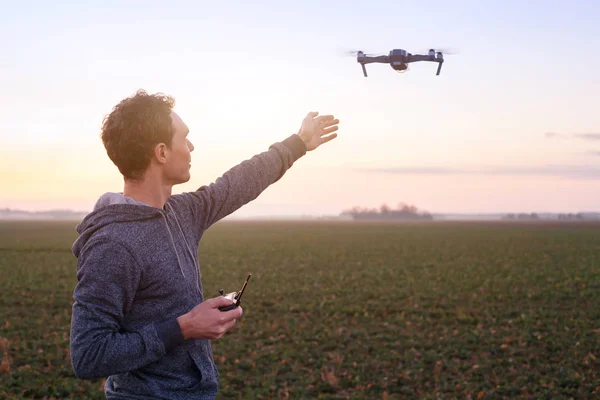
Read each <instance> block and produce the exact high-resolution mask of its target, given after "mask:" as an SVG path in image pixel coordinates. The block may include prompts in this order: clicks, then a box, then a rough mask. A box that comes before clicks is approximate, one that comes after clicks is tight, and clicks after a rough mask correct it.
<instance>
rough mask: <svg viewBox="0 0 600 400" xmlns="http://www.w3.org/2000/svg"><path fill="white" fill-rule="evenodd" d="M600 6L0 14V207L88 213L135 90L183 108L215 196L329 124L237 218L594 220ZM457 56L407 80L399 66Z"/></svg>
mask: <svg viewBox="0 0 600 400" xmlns="http://www.w3.org/2000/svg"><path fill="white" fill-rule="evenodd" d="M599 21H600V2H598V1H593V0H590V1H583V0H580V1H577V0H574V1H541V0H539V1H526V2H524V1H517V0H511V1H481V0H480V1H476V0H472V1H460V0H459V1H450V2H448V1H441V0H440V1H425V0H419V1H417V0H415V1H401V0H397V1H391V0H389V1H375V0H372V1H361V2H355V3H350V2H348V1H293V2H292V1H253V2H245V1H227V2H216V1H160V2H159V1H71V2H64V1H44V2H42V1H38V2H33V1H19V2H6V3H4V4H3V6H2V13H0V35H1V37H2V39H1V40H0V51H1V53H2V58H1V59H0V72H1V73H0V84H1V87H2V96H1V108H2V118H0V135H1V139H2V147H1V148H0V178H1V180H2V183H3V184H2V189H0V208H5V207H8V208H13V209H22V210H32V211H33V210H50V209H66V208H70V209H73V210H77V211H89V210H91V209H92V207H93V205H94V203H95V201H96V200H97V198H98V197H99V196H100V195H102V194H103V193H104V192H108V191H113V192H115V191H122V189H123V185H122V178H121V176H120V174H119V172H118V170H117V168H116V167H115V166H114V165H113V164H112V162H111V161H110V160H109V158H108V156H107V155H106V153H105V150H104V147H103V145H102V142H101V140H100V137H99V134H100V126H101V123H102V118H103V117H104V115H106V114H108V113H109V112H110V111H111V109H112V107H113V106H114V105H115V104H117V103H118V102H119V101H120V100H121V99H123V98H125V97H127V96H130V95H132V94H133V93H134V92H135V91H136V90H137V89H145V90H147V91H149V92H152V93H155V92H163V93H166V94H169V95H172V96H174V97H175V99H176V106H175V111H176V112H177V113H178V114H179V115H180V116H181V117H182V118H183V120H184V121H185V122H186V124H187V125H188V127H189V128H190V135H189V138H190V140H191V141H192V142H193V144H194V145H195V151H194V152H193V153H192V169H191V174H192V178H191V180H190V181H189V182H188V183H186V184H183V185H178V186H175V187H174V193H180V192H183V191H189V190H195V189H196V188H197V187H199V186H201V185H204V184H208V183H210V182H213V181H214V180H216V179H217V178H218V177H219V176H220V175H221V174H222V173H224V172H225V171H227V169H229V168H230V167H233V166H234V165H236V164H238V163H239V162H241V161H243V160H245V159H247V158H250V157H252V156H253V155H255V154H257V153H259V152H262V151H265V150H267V149H268V147H269V145H271V144H272V143H274V142H276V141H280V140H283V139H285V138H286V137H288V136H289V135H290V134H292V133H295V132H296V131H297V129H298V128H299V126H300V123H301V121H302V119H303V118H304V116H305V115H306V113H307V112H309V111H313V110H315V111H319V112H320V113H322V114H334V115H335V116H336V117H337V118H339V119H340V124H339V128H340V130H339V137H338V138H337V139H335V140H333V141H332V142H330V143H327V144H325V145H323V146H322V147H321V148H319V149H317V150H315V151H313V152H309V153H308V154H307V155H306V156H305V157H304V158H302V159H300V160H299V161H297V163H296V164H295V165H294V166H293V167H292V169H291V170H289V171H288V172H287V174H286V175H285V176H284V177H283V178H282V179H281V180H280V181H279V182H277V183H275V184H274V185H272V186H271V187H269V188H268V189H267V190H266V191H265V192H263V193H262V195H261V196H259V198H258V199H256V200H254V201H253V202H252V203H250V204H248V205H246V206H244V207H243V208H241V209H240V210H238V211H237V212H236V213H235V214H234V216H241V217H245V216H262V215H300V214H312V215H323V214H327V215H337V214H339V213H340V212H342V211H343V210H345V209H349V208H351V207H353V206H361V207H379V206H380V205H381V204H383V203H386V204H388V205H390V206H392V207H395V206H396V205H397V204H399V203H401V202H405V203H410V204H414V205H416V206H417V207H418V208H419V209H420V210H427V211H430V212H434V213H446V212H447V213H454V212H455V213H485V212H579V211H599V210H600V108H599V107H600V102H599V101H598V98H599V94H600V72H598V70H599V69H600V23H599ZM431 47H433V48H448V49H451V50H453V51H454V52H456V53H457V54H453V55H447V56H446V57H445V60H446V62H445V63H444V65H443V67H442V72H441V75H439V76H436V75H435V72H436V68H437V64H433V63H416V64H412V65H411V66H410V69H409V71H407V72H406V73H403V74H400V73H397V72H396V71H394V70H392V69H391V67H390V66H389V65H384V64H370V65H368V66H367V71H368V73H369V77H368V78H365V77H363V75H362V70H361V67H360V65H359V64H358V63H357V62H356V58H355V57H353V56H351V55H347V54H345V53H346V52H347V51H348V50H356V49H362V50H363V51H365V52H368V53H376V54H387V53H388V52H389V51H390V50H391V49H394V48H402V49H405V50H407V51H409V52H412V53H419V52H425V53H426V52H427V50H428V49H429V48H431Z"/></svg>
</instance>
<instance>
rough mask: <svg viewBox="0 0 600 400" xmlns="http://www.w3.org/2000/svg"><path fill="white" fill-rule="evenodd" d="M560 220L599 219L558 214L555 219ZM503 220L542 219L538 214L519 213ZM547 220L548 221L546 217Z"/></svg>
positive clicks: (509, 215)
mask: <svg viewBox="0 0 600 400" xmlns="http://www.w3.org/2000/svg"><path fill="white" fill-rule="evenodd" d="M554 218H556V219H558V220H561V221H583V220H591V219H594V220H595V219H597V217H596V216H595V215H590V216H586V215H584V214H583V213H576V214H574V213H568V214H567V213H563V214H556V215H555V217H554ZM502 219H504V220H539V219H542V218H541V217H540V216H538V214H537V213H529V214H528V213H518V214H506V215H504V216H503V217H502ZM546 219H548V218H547V217H546Z"/></svg>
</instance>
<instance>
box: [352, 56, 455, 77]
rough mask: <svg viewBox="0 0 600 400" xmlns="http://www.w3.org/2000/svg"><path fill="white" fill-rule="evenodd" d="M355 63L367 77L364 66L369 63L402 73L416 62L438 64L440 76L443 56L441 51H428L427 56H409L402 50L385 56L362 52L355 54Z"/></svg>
mask: <svg viewBox="0 0 600 400" xmlns="http://www.w3.org/2000/svg"><path fill="white" fill-rule="evenodd" d="M356 61H357V62H358V63H360V65H361V66H362V70H363V74H364V75H365V77H366V76H367V69H366V68H365V64H371V63H384V64H390V66H391V67H392V68H393V69H394V70H396V71H398V72H402V71H405V70H407V69H408V64H409V63H412V62H417V61H432V62H436V63H438V68H437V73H436V75H439V74H440V71H441V69H442V63H443V62H444V55H443V54H442V52H441V51H438V52H436V51H435V50H434V49H430V50H429V52H428V54H427V55H424V54H411V53H408V52H407V51H406V50H403V49H393V50H391V51H390V53H389V55H387V56H368V55H365V53H363V52H362V51H358V52H357V53H356Z"/></svg>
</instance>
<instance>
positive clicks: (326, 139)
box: [321, 133, 337, 144]
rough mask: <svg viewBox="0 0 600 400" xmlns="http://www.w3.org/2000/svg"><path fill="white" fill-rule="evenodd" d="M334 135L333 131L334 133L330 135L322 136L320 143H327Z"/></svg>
mask: <svg viewBox="0 0 600 400" xmlns="http://www.w3.org/2000/svg"><path fill="white" fill-rule="evenodd" d="M336 137H337V133H334V134H332V135H330V136H324V137H322V138H321V144H323V143H327V142H329V141H330V140H333V139H335V138H336Z"/></svg>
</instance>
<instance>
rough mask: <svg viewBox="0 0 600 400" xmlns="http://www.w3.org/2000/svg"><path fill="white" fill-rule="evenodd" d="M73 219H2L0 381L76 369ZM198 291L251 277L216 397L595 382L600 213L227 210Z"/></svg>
mask: <svg viewBox="0 0 600 400" xmlns="http://www.w3.org/2000/svg"><path fill="white" fill-rule="evenodd" d="M75 238H76V232H75V223H73V222H2V223H0V281H1V282H2V291H1V292H0V315H1V316H2V317H0V357H1V358H0V360H1V361H0V397H5V398H22V397H27V398H47V399H50V398H55V399H58V398H77V397H79V398H81V397H85V398H90V399H102V398H104V394H103V392H102V384H103V380H92V381H83V380H78V379H76V378H75V377H74V375H73V372H72V369H71V365H70V359H69V328H70V316H71V314H70V313H71V304H72V291H73V287H74V284H75V266H76V260H75V258H74V256H73V255H72V253H71V250H70V247H71V245H72V243H73V241H74V239H75ZM199 254H200V263H201V265H202V281H203V285H204V291H205V297H213V296H216V295H217V294H218V289H220V288H223V289H224V290H225V291H226V292H228V291H232V290H238V289H239V287H240V286H241V284H242V283H243V281H244V279H245V278H246V275H247V273H248V272H252V274H253V276H252V279H251V280H250V282H249V284H248V287H247V289H246V292H245V294H244V299H243V302H242V306H243V308H244V316H243V318H242V319H241V320H240V321H239V322H238V324H237V325H236V327H235V328H234V329H233V330H232V331H230V332H229V333H228V334H227V335H226V336H225V337H223V338H222V339H221V340H219V341H215V342H213V350H214V355H215V360H216V362H217V366H218V367H219V371H220V375H221V383H220V385H221V387H220V393H219V397H218V398H220V399H225V398H253V399H255V398H265V399H267V398H282V399H283V398H293V399H295V398H328V399H364V398H372V399H404V398H423V399H438V398H473V399H492V398H493V399H504V398H506V399H509V398H532V399H533V398H535V399H540V398H548V399H550V398H552V399H570V398H594V397H595V396H598V397H600V384H599V383H598V382H600V372H599V371H600V360H599V358H600V344H599V343H600V225H597V224H581V223H578V224H574V223H561V224H543V223H542V224H540V223H537V224H526V223H439V222H433V223H429V222H427V223H369V222H361V223H349V222H325V221H312V222H308V221H303V222H227V221H223V222H221V223H219V224H217V225H215V226H214V227H213V228H211V229H210V230H209V231H207V232H206V233H205V235H204V238H203V240H202V242H201V245H200V251H199Z"/></svg>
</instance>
